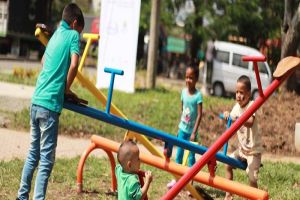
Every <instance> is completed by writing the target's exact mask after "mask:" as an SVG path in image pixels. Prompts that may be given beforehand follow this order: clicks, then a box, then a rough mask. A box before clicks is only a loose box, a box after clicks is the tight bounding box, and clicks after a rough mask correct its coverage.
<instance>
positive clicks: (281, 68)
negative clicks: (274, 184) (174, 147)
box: [162, 56, 300, 200]
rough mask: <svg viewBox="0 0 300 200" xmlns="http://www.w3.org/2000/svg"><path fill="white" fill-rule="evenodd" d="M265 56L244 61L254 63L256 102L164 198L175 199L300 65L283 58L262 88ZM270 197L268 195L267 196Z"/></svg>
mask: <svg viewBox="0 0 300 200" xmlns="http://www.w3.org/2000/svg"><path fill="white" fill-rule="evenodd" d="M265 60H266V58H265V57H250V56H245V57H243V61H252V62H253V64H254V71H255V75H256V80H257V85H258V90H259V96H258V97H257V98H256V100H255V101H254V103H253V104H252V105H251V106H250V107H249V108H248V109H247V110H246V111H245V112H244V114H243V115H242V116H240V117H239V119H237V120H236V121H235V122H234V123H233V124H232V126H231V127H230V128H229V129H227V130H226V131H225V133H223V134H222V135H221V137H220V138H219V139H218V140H217V141H216V142H215V143H214V144H213V145H212V146H211V147H210V148H209V150H208V151H207V152H206V153H205V154H203V156H202V157H201V159H200V160H198V161H197V162H196V163H195V164H194V165H193V167H192V168H191V169H190V170H189V171H188V172H187V173H185V174H184V175H183V176H182V177H181V179H180V180H179V181H178V182H177V183H176V184H175V185H174V187H172V188H171V189H170V190H169V191H168V192H167V193H166V195H165V196H163V197H162V199H165V200H167V199H173V198H174V197H175V196H176V194H177V193H178V192H179V191H180V190H181V189H182V188H183V187H184V186H185V184H186V183H188V182H189V181H190V180H191V179H192V178H193V177H194V176H195V175H196V174H197V173H198V172H199V171H200V170H201V169H202V168H203V166H204V165H205V164H206V163H207V162H208V161H209V160H210V159H211V157H213V156H214V155H215V154H216V153H217V151H218V150H219V149H220V148H222V146H223V145H224V144H225V143H226V142H227V141H228V140H229V139H230V137H231V136H233V134H234V133H235V132H236V131H237V130H238V129H239V128H240V127H241V126H242V125H243V124H244V123H245V122H246V121H247V120H248V119H249V117H251V116H252V114H253V113H254V112H255V111H256V110H257V109H258V108H259V107H260V106H261V105H262V104H263V103H264V102H265V101H266V100H267V99H268V97H270V96H271V94H272V93H273V92H274V91H275V90H276V89H277V88H278V87H279V86H280V84H281V83H282V82H283V81H284V80H285V79H286V78H287V77H289V76H290V75H291V74H292V73H293V71H294V70H295V68H296V67H299V66H300V58H297V57H292V56H290V57H286V58H284V59H282V60H281V61H280V62H279V63H278V65H277V68H276V70H275V72H274V74H273V76H274V77H275V79H274V80H273V82H272V83H271V84H270V85H269V86H268V87H267V88H266V89H265V91H263V90H262V87H261V83H260V77H259V71H258V66H257V62H259V61H265ZM266 198H268V197H266Z"/></svg>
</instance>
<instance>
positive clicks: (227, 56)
mask: <svg viewBox="0 0 300 200" xmlns="http://www.w3.org/2000/svg"><path fill="white" fill-rule="evenodd" d="M214 45H215V50H216V52H215V57H214V60H213V73H212V83H211V84H210V85H208V87H209V89H211V91H212V93H213V95H215V96H225V95H226V94H228V93H235V87H236V81H237V79H238V78H239V77H240V76H241V75H247V76H248V77H249V78H250V80H251V89H252V91H251V93H252V97H253V98H255V97H257V96H258V95H259V93H258V87H257V82H256V78H255V72H254V68H253V62H244V61H243V60H242V57H243V56H263V55H262V54H261V53H260V52H259V51H258V50H256V49H254V48H251V47H248V46H243V45H239V44H234V43H230V42H223V41H215V43H214ZM257 64H258V68H259V75H260V79H261V84H262V88H263V89H264V88H266V87H267V86H268V85H269V84H270V83H271V81H272V74H271V70H270V67H269V65H268V63H267V62H258V63H257ZM204 80H206V79H204Z"/></svg>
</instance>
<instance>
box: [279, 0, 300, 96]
mask: <svg viewBox="0 0 300 200" xmlns="http://www.w3.org/2000/svg"><path fill="white" fill-rule="evenodd" d="M297 4H299V1H297V2H296V1H294V0H285V1H284V7H285V9H284V18H283V25H282V47H281V58H285V57H287V56H296V55H297V49H298V47H299V42H300V4H299V5H298V6H296V5H297ZM299 74H300V72H299V69H297V71H296V73H293V74H292V75H291V77H290V78H289V79H288V81H287V83H286V87H287V89H288V90H291V91H296V92H297V93H298V94H300V86H299V83H297V81H298V80H299V78H300V76H299Z"/></svg>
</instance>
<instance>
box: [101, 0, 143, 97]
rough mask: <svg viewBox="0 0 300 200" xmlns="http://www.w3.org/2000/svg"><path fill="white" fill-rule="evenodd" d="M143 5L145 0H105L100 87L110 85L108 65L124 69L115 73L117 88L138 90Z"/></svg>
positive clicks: (102, 21)
mask: <svg viewBox="0 0 300 200" xmlns="http://www.w3.org/2000/svg"><path fill="white" fill-rule="evenodd" d="M140 7H141V0H102V1H101V16H100V43H99V51H98V52H99V55H98V74H97V87H99V88H108V87H109V84H110V78H111V75H110V74H108V73H105V72H104V68H105V67H108V68H114V69H120V70H123V71H124V75H123V76H119V75H116V76H115V81H114V89H117V90H121V91H125V92H131V93H133V92H134V78H135V67H136V51H137V41H138V29H139V18H140Z"/></svg>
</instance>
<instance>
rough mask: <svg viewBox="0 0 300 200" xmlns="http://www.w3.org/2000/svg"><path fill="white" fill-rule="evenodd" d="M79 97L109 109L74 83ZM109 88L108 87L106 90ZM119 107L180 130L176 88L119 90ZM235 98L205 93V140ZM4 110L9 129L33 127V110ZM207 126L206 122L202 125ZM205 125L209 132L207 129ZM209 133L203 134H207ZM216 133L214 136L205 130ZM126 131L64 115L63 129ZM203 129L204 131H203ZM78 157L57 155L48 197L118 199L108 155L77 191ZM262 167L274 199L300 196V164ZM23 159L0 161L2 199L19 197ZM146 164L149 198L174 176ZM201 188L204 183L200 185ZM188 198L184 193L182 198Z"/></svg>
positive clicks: (263, 182) (218, 194)
mask: <svg viewBox="0 0 300 200" xmlns="http://www.w3.org/2000/svg"><path fill="white" fill-rule="evenodd" d="M0 80H2V81H9V82H17V83H25V84H31V85H34V83H35V78H28V79H27V78H25V77H23V78H16V77H14V76H12V75H3V74H2V75H1V74H0ZM73 89H74V90H75V91H76V93H77V94H78V96H79V97H81V98H84V99H87V100H88V101H89V106H92V107H96V108H98V109H101V110H104V109H105V108H104V107H103V106H102V105H100V103H99V102H98V101H97V100H96V99H95V98H94V97H93V96H92V95H91V94H89V92H88V91H87V90H86V89H84V88H82V87H81V86H80V85H79V83H75V85H74V88H73ZM104 93H105V94H106V93H107V90H104ZM112 101H113V102H114V104H115V105H117V107H119V109H120V110H122V112H123V113H125V114H126V115H127V117H128V118H129V119H130V120H133V121H136V122H138V123H141V124H145V125H148V126H151V127H154V128H156V129H159V130H162V131H165V132H168V133H171V134H174V135H175V134H176V132H177V125H178V124H177V123H178V120H179V115H180V94H179V93H178V92H176V91H169V90H166V89H164V88H162V87H159V88H157V89H155V90H143V89H138V90H137V91H136V92H135V93H134V94H127V93H123V92H118V91H114V94H113V99H112ZM232 104H233V100H230V99H223V98H214V97H204V105H203V107H204V113H205V114H204V116H203V120H202V122H201V127H200V130H201V133H200V138H201V140H203V141H205V138H209V139H211V140H215V139H216V137H218V135H217V134H216V133H215V132H216V130H215V129H214V128H216V126H219V127H217V128H219V129H220V126H221V129H223V126H224V124H221V125H219V124H218V123H217V124H213V125H212V124H211V123H212V119H216V118H218V113H219V112H221V111H223V110H225V108H230V107H231V106H232ZM0 115H3V116H5V117H6V118H8V119H9V121H10V122H9V124H8V125H7V126H8V128H14V129H17V130H27V131H28V130H29V111H28V109H24V110H22V111H20V112H17V113H12V112H7V111H2V110H1V109H0ZM202 126H203V127H202ZM202 130H205V131H202ZM203 132H204V133H203ZM205 132H207V133H209V132H213V133H214V135H208V134H205ZM124 133H125V130H123V129H121V128H118V127H115V126H112V125H109V124H106V123H103V122H100V121H97V120H94V119H91V118H89V117H86V116H82V115H80V114H77V113H74V112H71V111H68V110H65V109H64V110H63V112H62V115H61V117H60V134H67V135H76V136H78V135H80V136H90V135H91V134H98V135H101V136H103V137H107V138H109V139H112V140H116V141H119V142H120V141H121V140H122V139H123V136H124ZM201 134H202V135H201ZM78 160H79V158H76V159H58V160H57V162H56V164H55V167H54V170H53V174H52V176H51V178H50V181H49V188H48V199H115V197H112V196H107V195H106V194H105V193H106V192H107V191H108V189H109V188H110V177H111V176H110V169H109V162H108V161H107V160H105V159H96V158H89V159H88V162H87V163H86V168H85V172H84V188H85V189H86V190H87V192H85V193H83V194H81V195H77V194H76V192H75V191H76V184H75V181H76V168H77V164H78ZM263 164H264V167H263V168H262V169H261V173H260V179H259V187H260V188H261V189H264V190H267V191H268V192H269V195H270V199H275V200H277V199H293V200H296V199H299V196H300V165H296V164H283V163H269V162H265V163H263ZM22 166H23V161H20V160H13V161H10V162H3V161H0V199H14V198H15V197H16V192H17V189H18V185H19V180H20V175H21V170H22ZM142 168H143V169H150V170H152V171H153V173H154V181H153V184H152V186H151V189H150V192H149V196H150V199H159V197H161V196H162V195H163V194H164V193H165V192H166V184H167V183H168V181H170V180H171V179H172V176H171V175H169V174H167V173H165V172H163V171H160V170H158V169H154V168H151V167H148V166H142ZM217 174H218V175H221V176H224V168H223V165H220V166H219V167H218V172H217ZM235 180H236V181H239V182H242V183H245V184H247V177H246V175H245V172H244V171H241V170H236V171H235ZM201 187H203V186H202V185H201ZM204 188H205V190H206V192H207V193H208V194H210V195H211V196H212V197H213V198H214V199H222V198H223V196H224V192H222V191H217V190H215V189H213V188H210V187H204ZM186 198H188V197H187V196H186V195H185V193H183V194H182V195H181V198H179V199H186Z"/></svg>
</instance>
